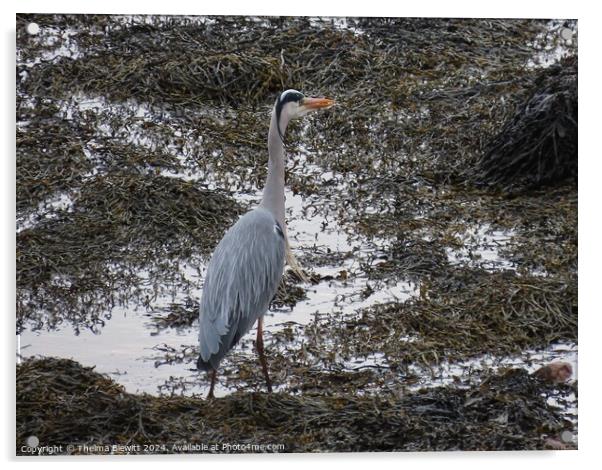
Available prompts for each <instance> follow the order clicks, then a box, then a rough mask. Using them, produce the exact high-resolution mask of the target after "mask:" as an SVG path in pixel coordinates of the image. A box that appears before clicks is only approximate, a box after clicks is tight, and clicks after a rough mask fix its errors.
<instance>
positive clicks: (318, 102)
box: [301, 98, 334, 110]
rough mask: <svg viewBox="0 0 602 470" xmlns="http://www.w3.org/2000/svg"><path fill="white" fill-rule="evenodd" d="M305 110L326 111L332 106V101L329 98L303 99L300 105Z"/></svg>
mask: <svg viewBox="0 0 602 470" xmlns="http://www.w3.org/2000/svg"><path fill="white" fill-rule="evenodd" d="M301 104H302V105H303V106H305V107H306V108H307V109H311V110H314V109H328V108H330V107H331V106H333V105H334V100H331V99H329V98H303V101H302V103H301Z"/></svg>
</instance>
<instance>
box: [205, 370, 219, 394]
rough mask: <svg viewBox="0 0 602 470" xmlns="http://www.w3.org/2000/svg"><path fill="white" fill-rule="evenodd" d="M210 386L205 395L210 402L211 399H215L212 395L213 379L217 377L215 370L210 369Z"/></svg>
mask: <svg viewBox="0 0 602 470" xmlns="http://www.w3.org/2000/svg"><path fill="white" fill-rule="evenodd" d="M210 374H211V386H210V387H209V393H208V394H207V400H210V399H211V398H215V396H214V395H213V389H214V388H215V379H216V377H217V370H215V369H211V372H210Z"/></svg>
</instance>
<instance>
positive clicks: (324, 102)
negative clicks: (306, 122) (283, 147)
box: [275, 90, 334, 137]
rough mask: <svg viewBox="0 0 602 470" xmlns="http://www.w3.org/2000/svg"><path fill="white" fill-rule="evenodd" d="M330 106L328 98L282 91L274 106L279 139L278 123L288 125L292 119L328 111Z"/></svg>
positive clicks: (294, 91)
mask: <svg viewBox="0 0 602 470" xmlns="http://www.w3.org/2000/svg"><path fill="white" fill-rule="evenodd" d="M332 105H334V100H331V99H328V98H310V97H307V96H304V95H303V93H301V92H299V91H297V90H286V91H283V92H282V93H280V96H279V97H278V99H277V100H276V104H275V110H276V119H277V120H278V132H279V133H280V137H282V131H281V126H280V123H282V122H286V123H288V122H289V121H290V120H292V119H297V118H300V117H302V116H305V115H306V114H308V113H311V112H313V111H318V110H320V109H328V108H330V107H331V106H332ZM285 127H286V126H285Z"/></svg>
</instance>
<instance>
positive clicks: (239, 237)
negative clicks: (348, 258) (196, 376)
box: [197, 90, 334, 398]
mask: <svg viewBox="0 0 602 470" xmlns="http://www.w3.org/2000/svg"><path fill="white" fill-rule="evenodd" d="M333 104H334V101H333V100H330V99H328V98H309V97H305V96H303V94H302V93H300V92H298V91H297V90H286V91H284V92H282V93H281V94H280V95H279V96H278V99H277V100H276V103H275V104H274V108H273V110H272V117H271V121H270V130H269V132H268V154H269V158H268V174H267V179H266V183H265V187H264V190H263V196H262V200H261V203H260V204H259V206H258V207H256V208H255V209H253V210H251V211H250V212H248V213H246V214H245V215H243V216H242V217H241V218H240V219H239V220H238V221H237V222H236V223H235V224H234V225H233V226H232V227H230V229H229V230H228V231H227V232H226V234H225V235H224V237H223V238H222V240H221V241H220V242H219V244H218V245H217V247H216V248H215V251H214V252H213V255H212V256H211V260H210V262H209V266H208V267H207V274H206V276H205V284H204V287H203V294H202V297H201V305H200V312H199V346H200V354H199V358H198V360H197V368H198V369H199V370H204V371H207V372H209V373H210V374H211V386H210V388H209V394H208V396H207V398H212V397H213V390H214V387H215V380H216V374H217V368H218V366H219V364H220V362H221V360H222V359H223V358H224V356H225V355H226V354H227V353H228V351H230V349H232V348H233V347H234V346H235V345H236V343H237V342H238V341H239V340H240V339H241V338H242V337H243V336H244V335H245V334H246V333H247V332H248V331H249V330H250V329H251V327H252V326H253V324H254V323H255V322H256V321H257V342H256V349H257V353H258V355H259V360H260V362H261V367H262V369H263V374H264V376H265V381H266V385H267V389H268V392H271V391H272V384H271V381H270V376H269V373H268V367H267V363H266V359H265V355H264V349H263V316H264V314H265V313H266V312H267V310H268V307H269V304H270V302H271V300H272V298H273V297H274V294H275V293H276V290H277V289H278V284H279V283H280V280H281V278H282V273H283V271H284V264H285V259H286V257H287V254H290V248H289V247H288V238H287V234H286V223H285V220H284V208H285V198H284V167H285V163H284V142H283V140H284V133H285V131H286V128H287V125H288V123H289V122H290V121H291V120H292V119H296V118H299V117H301V116H304V115H305V114H307V113H309V112H312V111H317V110H320V109H327V108H330V107H331V106H332V105H333ZM291 257H292V255H291ZM293 259H294V258H293Z"/></svg>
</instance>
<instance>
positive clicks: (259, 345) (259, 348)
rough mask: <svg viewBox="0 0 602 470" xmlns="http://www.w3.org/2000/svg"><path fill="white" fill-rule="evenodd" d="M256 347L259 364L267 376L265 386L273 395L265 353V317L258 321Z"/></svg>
mask: <svg viewBox="0 0 602 470" xmlns="http://www.w3.org/2000/svg"><path fill="white" fill-rule="evenodd" d="M255 347H256V348H257V353H258V354H259V362H261V368H262V369H263V375H264V376H265V384H266V385H267V386H268V392H269V393H272V381H271V380H270V374H268V363H267V361H266V360H265V355H264V353H263V317H259V319H258V320H257V342H256V343H255Z"/></svg>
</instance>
